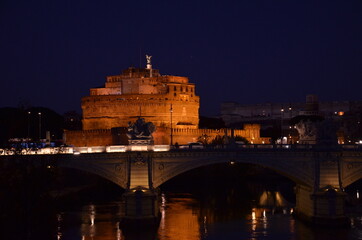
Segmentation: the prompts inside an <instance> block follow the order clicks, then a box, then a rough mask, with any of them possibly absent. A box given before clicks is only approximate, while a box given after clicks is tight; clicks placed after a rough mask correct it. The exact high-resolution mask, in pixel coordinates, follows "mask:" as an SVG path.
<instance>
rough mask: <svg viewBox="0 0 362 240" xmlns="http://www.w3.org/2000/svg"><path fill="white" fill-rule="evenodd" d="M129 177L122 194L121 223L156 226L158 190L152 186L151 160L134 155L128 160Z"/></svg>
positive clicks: (145, 155)
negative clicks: (122, 211)
mask: <svg viewBox="0 0 362 240" xmlns="http://www.w3.org/2000/svg"><path fill="white" fill-rule="evenodd" d="M128 166H129V177H128V184H127V190H126V192H125V193H124V194H123V196H122V197H123V200H124V217H123V223H124V224H127V225H129V226H135V227H137V226H139V225H140V224H141V225H147V226H153V225H157V224H158V223H159V220H160V209H159V196H160V193H159V191H158V189H156V188H154V187H153V184H152V169H151V167H152V159H151V157H149V156H147V154H141V153H136V154H132V155H130V156H129V158H128Z"/></svg>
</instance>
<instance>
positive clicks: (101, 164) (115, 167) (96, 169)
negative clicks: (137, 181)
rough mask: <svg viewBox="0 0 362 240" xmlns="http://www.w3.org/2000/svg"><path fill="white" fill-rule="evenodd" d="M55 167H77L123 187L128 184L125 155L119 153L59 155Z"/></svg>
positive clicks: (125, 187)
mask: <svg viewBox="0 0 362 240" xmlns="http://www.w3.org/2000/svg"><path fill="white" fill-rule="evenodd" d="M56 166H57V167H64V168H72V169H78V170H81V171H83V172H88V173H91V174H94V175H97V176H100V177H102V178H105V179H107V180H109V181H111V182H113V183H115V184H116V185H118V186H120V187H121V188H123V189H127V186H128V172H127V169H128V161H127V156H124V155H119V154H81V155H78V156H75V155H63V156H60V157H59V159H58V161H57V164H56Z"/></svg>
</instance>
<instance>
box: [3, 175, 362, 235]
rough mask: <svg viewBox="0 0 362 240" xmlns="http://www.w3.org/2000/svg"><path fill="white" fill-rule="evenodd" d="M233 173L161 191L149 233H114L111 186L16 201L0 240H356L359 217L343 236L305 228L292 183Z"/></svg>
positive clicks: (116, 206)
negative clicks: (41, 199)
mask: <svg viewBox="0 0 362 240" xmlns="http://www.w3.org/2000/svg"><path fill="white" fill-rule="evenodd" d="M210 171H211V172H212V171H214V174H213V176H214V177H213V178H210V177H207V176H209V172H210ZM238 171H239V170H235V172H234V173H235V174H234V173H233V172H229V174H228V176H227V177H225V175H223V173H222V172H223V170H221V171H218V169H217V168H216V169H207V170H205V171H203V172H201V173H200V172H197V173H195V172H194V173H193V174H191V175H185V176H183V177H181V178H179V179H176V180H175V181H171V182H170V183H168V184H165V185H163V186H162V187H161V192H162V194H161V198H160V201H161V209H160V212H161V220H160V224H159V226H157V227H156V228H146V227H141V226H140V228H138V229H128V228H127V227H126V226H122V224H121V223H120V222H121V217H122V207H121V206H122V198H121V192H120V191H119V190H115V189H117V187H114V186H112V187H109V186H108V187H107V186H106V187H104V186H98V187H96V188H94V189H92V190H87V191H86V192H85V193H80V195H77V194H76V195H75V197H74V196H73V197H71V198H68V199H66V200H59V201H55V202H54V201H49V202H47V201H45V202H43V203H42V204H41V205H40V206H39V205H36V204H35V201H32V200H31V199H30V198H29V199H24V201H23V206H22V207H24V209H25V210H26V211H25V214H18V213H17V209H16V208H14V209H11V212H13V213H14V214H11V215H10V216H9V218H8V221H6V222H3V223H2V224H1V226H2V228H3V230H2V231H1V233H2V235H0V239H4V240H11V239H22V240H33V239H34V240H35V239H37V240H52V239H54V240H97V239H98V240H111V239H114V240H139V239H142V240H153V239H157V240H171V239H172V240H201V239H202V240H219V239H227V240H234V239H235V240H236V239H237V240H243V239H249V240H261V239H263V240H264V239H270V240H281V239H292V240H304V239H305V240H314V239H315V240H317V239H318V240H343V239H362V215H361V214H360V213H359V214H354V216H353V217H351V219H352V224H351V227H350V228H347V229H345V228H340V229H339V228H334V229H328V228H317V227H312V226H309V225H306V224H305V223H303V222H300V221H299V220H296V219H295V218H294V217H293V214H292V213H293V211H294V203H293V202H294V201H295V199H294V193H293V185H294V184H293V183H292V182H290V181H287V180H285V179H284V178H278V177H277V178H275V177H273V176H272V177H271V178H263V180H262V181H260V179H257V180H255V179H254V180H250V181H249V180H246V179H245V178H244V179H237V180H235V179H234V177H235V176H238ZM217 172H221V173H220V174H219V175H218V173H217ZM196 175H197V176H198V177H195V176H196ZM220 176H224V177H223V180H220V179H218V177H220ZM30 196H31V194H30ZM24 203H25V204H24ZM24 205H26V206H24Z"/></svg>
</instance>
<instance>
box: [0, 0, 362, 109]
mask: <svg viewBox="0 0 362 240" xmlns="http://www.w3.org/2000/svg"><path fill="white" fill-rule="evenodd" d="M145 54H149V55H152V56H153V57H152V65H153V68H156V69H159V70H160V72H161V74H165V75H178V76H186V77H189V79H190V81H191V82H193V83H196V92H197V94H198V95H199V96H200V97H201V109H200V113H201V114H202V115H209V116H210V115H215V114H218V113H219V110H220V104H221V103H222V102H224V101H236V102H239V103H265V102H285V103H288V102H304V101H305V95H306V94H310V93H313V94H317V95H318V96H319V99H320V100H321V101H330V100H362V94H361V93H362V1H361V0H354V1H353V0H351V1H349V0H339V1H335V0H325V1H319V0H318V1H317V0H299V1H296V0H285V1H281V0H265V1H259V0H248V1H246V0H235V1H229V0H223V1H210V0H209V1H196V0H194V1H173V0H164V1H150V0H149V1H140V0H132V1H120V0H105V1H99V0H97V1H95V0H84V1H77V0H62V1H53V0H43V1H40V0H34V1H32V0H2V1H1V2H0V66H1V67H0V69H1V74H0V76H1V83H2V91H1V95H0V107H5V106H13V107H16V106H18V105H19V103H23V104H30V105H31V106H43V107H49V108H51V109H53V110H55V111H56V112H58V113H60V114H63V113H64V112H65V111H69V110H77V111H78V112H80V100H81V97H82V96H86V95H88V94H89V88H92V87H100V86H102V85H103V84H104V82H105V77H106V76H108V75H116V74H119V73H120V72H121V70H123V69H126V68H128V67H129V66H135V67H139V65H140V55H141V65H142V67H145V62H146V61H145V57H144V55H145Z"/></svg>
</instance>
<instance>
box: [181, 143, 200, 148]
mask: <svg viewBox="0 0 362 240" xmlns="http://www.w3.org/2000/svg"><path fill="white" fill-rule="evenodd" d="M179 148H180V149H204V145H202V143H200V142H190V143H188V144H186V145H181V146H180V147H179Z"/></svg>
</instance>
